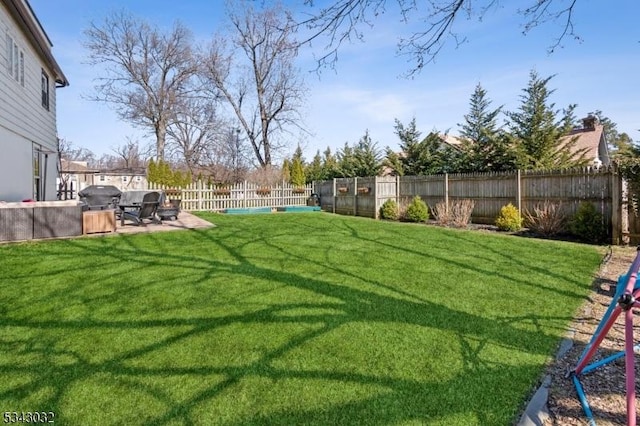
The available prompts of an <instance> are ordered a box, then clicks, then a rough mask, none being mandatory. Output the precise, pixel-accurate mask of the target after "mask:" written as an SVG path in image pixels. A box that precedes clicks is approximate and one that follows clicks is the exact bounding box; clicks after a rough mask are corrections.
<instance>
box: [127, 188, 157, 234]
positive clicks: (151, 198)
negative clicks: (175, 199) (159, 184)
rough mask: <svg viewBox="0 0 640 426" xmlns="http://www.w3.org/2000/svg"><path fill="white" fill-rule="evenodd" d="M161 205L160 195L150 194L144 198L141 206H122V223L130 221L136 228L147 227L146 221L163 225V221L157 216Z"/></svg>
mask: <svg viewBox="0 0 640 426" xmlns="http://www.w3.org/2000/svg"><path fill="white" fill-rule="evenodd" d="M159 203H160V193H159V192H148V193H146V194H145V195H144V197H142V202H141V203H140V205H139V206H135V207H133V206H125V205H122V204H121V205H120V207H121V209H122V212H121V213H120V214H121V223H122V224H124V221H125V219H128V220H130V221H132V222H133V223H134V224H135V225H136V226H140V225H143V226H145V225H146V224H145V223H144V219H150V220H151V221H152V222H153V223H157V224H162V220H160V218H159V217H158V216H157V214H156V212H157V210H158V204H159Z"/></svg>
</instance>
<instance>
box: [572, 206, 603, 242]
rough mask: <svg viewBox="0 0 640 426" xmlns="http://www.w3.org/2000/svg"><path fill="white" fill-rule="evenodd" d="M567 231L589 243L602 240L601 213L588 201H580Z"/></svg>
mask: <svg viewBox="0 0 640 426" xmlns="http://www.w3.org/2000/svg"><path fill="white" fill-rule="evenodd" d="M569 231H571V233H572V234H573V235H575V236H576V237H578V238H580V239H581V240H583V241H586V242H590V243H599V242H602V241H604V239H605V237H606V230H605V226H604V222H603V217H602V214H600V213H599V212H598V211H597V210H596V208H595V206H594V205H593V203H589V202H582V203H580V206H579V207H578V211H577V212H576V214H575V215H574V216H573V218H572V219H571V221H570V222H569Z"/></svg>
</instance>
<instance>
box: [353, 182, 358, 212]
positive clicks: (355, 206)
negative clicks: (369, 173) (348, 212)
mask: <svg viewBox="0 0 640 426" xmlns="http://www.w3.org/2000/svg"><path fill="white" fill-rule="evenodd" d="M353 215H354V216H357V215H358V177H357V176H356V177H354V178H353Z"/></svg>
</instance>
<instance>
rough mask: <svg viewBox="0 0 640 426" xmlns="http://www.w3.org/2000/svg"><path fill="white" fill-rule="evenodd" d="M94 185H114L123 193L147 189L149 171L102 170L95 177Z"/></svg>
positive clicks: (143, 169)
mask: <svg viewBox="0 0 640 426" xmlns="http://www.w3.org/2000/svg"><path fill="white" fill-rule="evenodd" d="M93 185H113V186H115V187H117V188H118V189H119V190H121V191H130V190H133V189H147V187H148V182H147V171H146V169H145V168H144V167H138V168H128V169H113V170H101V171H99V172H97V173H96V174H94V175H93Z"/></svg>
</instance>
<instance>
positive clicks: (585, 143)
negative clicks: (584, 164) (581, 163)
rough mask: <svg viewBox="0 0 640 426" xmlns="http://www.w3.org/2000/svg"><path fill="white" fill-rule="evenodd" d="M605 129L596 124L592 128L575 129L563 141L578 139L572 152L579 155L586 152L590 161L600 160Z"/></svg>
mask: <svg viewBox="0 0 640 426" xmlns="http://www.w3.org/2000/svg"><path fill="white" fill-rule="evenodd" d="M603 133H604V127H603V126H602V125H601V124H596V125H594V126H592V127H584V128H577V129H573V130H572V131H571V133H569V134H568V135H567V136H564V137H563V138H562V141H567V142H568V141H569V140H571V139H572V138H575V137H577V139H576V142H575V144H574V145H573V146H572V147H571V150H572V151H574V152H576V153H578V152H581V151H584V153H585V157H587V158H589V159H596V158H600V154H599V150H598V148H599V146H600V140H601V139H602V137H603Z"/></svg>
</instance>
